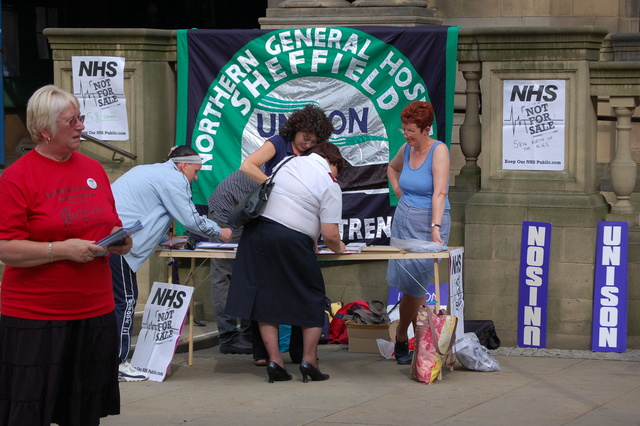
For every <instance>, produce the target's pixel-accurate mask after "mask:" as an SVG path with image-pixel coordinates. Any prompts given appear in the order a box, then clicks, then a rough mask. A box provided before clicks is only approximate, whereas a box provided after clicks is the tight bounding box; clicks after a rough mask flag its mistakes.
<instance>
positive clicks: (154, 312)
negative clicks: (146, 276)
mask: <svg viewBox="0 0 640 426" xmlns="http://www.w3.org/2000/svg"><path fill="white" fill-rule="evenodd" d="M192 294H193V287H189V286H184V285H179V284H169V283H160V282H155V283H153V287H152V288H151V293H150V294H149V299H148V301H147V304H146V305H145V307H144V316H143V318H142V330H141V331H140V335H139V336H138V342H137V343H136V348H135V351H134V353H133V357H132V358H131V365H133V367H135V368H136V369H138V370H140V371H142V372H145V373H147V374H148V375H149V380H153V381H155V382H161V381H163V380H164V378H165V376H166V373H167V369H168V367H169V364H170V363H171V360H172V359H173V354H174V352H175V349H176V346H177V345H178V342H179V341H180V333H181V331H182V325H183V324H184V319H185V316H186V315H187V310H188V308H189V302H190V301H191V296H192Z"/></svg>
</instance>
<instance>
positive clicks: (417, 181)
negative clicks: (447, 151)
mask: <svg viewBox="0 0 640 426" xmlns="http://www.w3.org/2000/svg"><path fill="white" fill-rule="evenodd" d="M441 143H442V142H440V141H436V142H435V143H434V144H433V145H432V146H431V149H430V150H429V154H427V158H425V160H424V162H423V163H422V165H421V166H420V167H418V168H417V169H412V168H411V167H410V166H409V153H410V152H411V147H410V146H409V145H406V146H405V147H404V164H403V166H402V173H400V181H399V182H398V184H399V185H400V189H402V199H403V200H404V201H405V202H406V203H407V204H409V205H410V206H413V207H418V208H421V209H430V208H431V198H432V197H433V171H432V165H433V150H434V149H435V147H436V146H437V145H439V144H441ZM448 192H449V185H447V193H448ZM444 209H445V210H449V209H451V206H450V204H449V196H448V195H447V197H446V198H445V202H444Z"/></svg>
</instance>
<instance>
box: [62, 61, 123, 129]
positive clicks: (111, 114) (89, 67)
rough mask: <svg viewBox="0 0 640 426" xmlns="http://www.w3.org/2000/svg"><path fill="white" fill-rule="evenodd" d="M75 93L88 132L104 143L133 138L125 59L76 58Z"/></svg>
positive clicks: (74, 68) (73, 63)
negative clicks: (130, 134)
mask: <svg viewBox="0 0 640 426" xmlns="http://www.w3.org/2000/svg"><path fill="white" fill-rule="evenodd" d="M71 67H72V72H73V94H74V95H75V96H76V97H77V98H78V100H79V101H80V111H81V113H82V114H83V115H84V116H85V120H84V125H85V130H84V132H85V133H86V134H88V135H90V136H94V137H96V138H98V139H102V140H110V141H125V140H128V139H129V124H128V120H127V100H126V99H125V96H124V58H119V57H113V56H72V57H71Z"/></svg>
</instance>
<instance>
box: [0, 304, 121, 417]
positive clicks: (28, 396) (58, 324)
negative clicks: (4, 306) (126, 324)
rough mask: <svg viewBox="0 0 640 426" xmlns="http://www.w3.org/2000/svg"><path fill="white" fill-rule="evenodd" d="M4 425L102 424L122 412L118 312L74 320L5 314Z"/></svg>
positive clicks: (1, 330) (0, 337)
mask: <svg viewBox="0 0 640 426" xmlns="http://www.w3.org/2000/svg"><path fill="white" fill-rule="evenodd" d="M0 345H2V346H1V347H0V424H1V425H30V426H32V425H49V424H51V423H57V424H59V425H78V426H85V425H98V424H100V418H101V417H106V416H108V415H113V414H120V389H119V387H118V364H119V362H120V360H119V358H118V346H117V325H116V319H115V315H114V313H113V312H111V313H109V314H107V315H101V316H99V317H95V318H87V319H81V320H70V321H46V320H30V319H22V318H14V317H7V316H4V315H3V316H1V317H0Z"/></svg>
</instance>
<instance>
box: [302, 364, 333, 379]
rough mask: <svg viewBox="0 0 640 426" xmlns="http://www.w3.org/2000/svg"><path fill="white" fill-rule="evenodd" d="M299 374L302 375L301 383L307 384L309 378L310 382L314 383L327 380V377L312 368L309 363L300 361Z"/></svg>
mask: <svg viewBox="0 0 640 426" xmlns="http://www.w3.org/2000/svg"><path fill="white" fill-rule="evenodd" d="M300 372H301V373H302V383H308V382H309V379H308V378H307V376H308V377H311V380H313V381H315V382H321V381H323V380H329V375H328V374H324V373H322V372H321V371H320V370H318V369H317V368H316V367H314V366H313V365H312V364H311V363H309V362H307V361H302V362H301V363H300Z"/></svg>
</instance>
